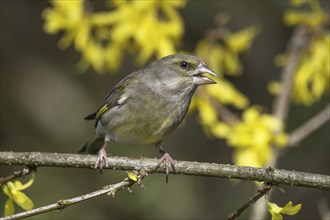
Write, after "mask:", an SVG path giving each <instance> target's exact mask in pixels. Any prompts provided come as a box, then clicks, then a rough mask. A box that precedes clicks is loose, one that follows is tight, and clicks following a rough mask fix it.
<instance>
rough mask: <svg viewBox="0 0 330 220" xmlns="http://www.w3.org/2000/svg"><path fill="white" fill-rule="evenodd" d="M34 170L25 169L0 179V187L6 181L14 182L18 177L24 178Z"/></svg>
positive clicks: (30, 168)
mask: <svg viewBox="0 0 330 220" xmlns="http://www.w3.org/2000/svg"><path fill="white" fill-rule="evenodd" d="M34 170H35V168H32V167H25V168H23V169H22V170H20V171H14V172H13V174H11V175H9V176H6V177H0V187H1V186H2V185H3V184H5V183H6V182H8V181H12V180H14V179H16V178H19V177H26V176H27V175H29V174H30V173H32V171H34Z"/></svg>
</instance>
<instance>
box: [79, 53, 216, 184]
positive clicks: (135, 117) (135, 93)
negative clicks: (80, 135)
mask: <svg viewBox="0 0 330 220" xmlns="http://www.w3.org/2000/svg"><path fill="white" fill-rule="evenodd" d="M205 73H208V74H210V75H213V76H216V74H215V73H214V72H213V71H212V70H210V69H209V68H208V67H207V66H206V65H205V63H204V62H203V61H202V60H201V59H200V58H198V57H196V56H192V55H186V54H173V55H170V56H166V57H164V58H162V59H160V60H158V61H156V62H153V63H151V64H149V65H148V66H146V67H145V68H143V69H140V70H137V71H135V72H133V73H131V74H130V75H128V76H126V77H125V78H124V79H122V80H121V81H120V82H119V83H118V84H117V85H116V86H115V87H114V88H113V89H112V90H111V91H110V93H109V94H108V95H107V96H106V97H105V98H104V100H103V102H102V103H101V105H100V107H99V109H98V110H97V111H96V112H95V113H92V114H90V115H88V116H87V117H86V118H85V119H86V120H95V132H94V134H93V135H92V136H90V137H89V139H88V140H87V142H86V143H85V144H84V146H83V147H82V149H81V150H80V151H79V152H86V153H90V154H96V153H97V154H98V159H97V162H96V164H95V168H100V169H101V170H102V168H103V167H107V166H108V162H107V153H106V149H105V148H106V146H107V145H108V144H109V142H110V141H116V142H120V143H127V144H133V145H150V144H155V146H156V147H157V148H158V149H159V151H160V153H162V154H163V156H162V157H161V159H160V160H159V163H158V166H157V168H159V166H160V165H161V164H164V167H165V169H166V181H167V178H168V174H169V171H170V170H171V171H173V170H174V162H173V159H172V157H171V156H170V155H169V154H168V153H166V152H165V151H164V149H163V146H162V141H163V139H164V138H165V137H166V136H167V135H168V134H169V133H170V132H171V131H173V130H174V129H175V128H176V127H177V126H178V125H179V124H180V122H181V121H182V119H183V118H184V116H185V114H186V113H187V111H188V108H189V105H190V101H191V98H192V96H193V94H194V92H195V90H196V88H197V86H199V85H204V84H213V83H215V81H213V80H212V79H210V78H208V77H206V76H204V75H203V74H205Z"/></svg>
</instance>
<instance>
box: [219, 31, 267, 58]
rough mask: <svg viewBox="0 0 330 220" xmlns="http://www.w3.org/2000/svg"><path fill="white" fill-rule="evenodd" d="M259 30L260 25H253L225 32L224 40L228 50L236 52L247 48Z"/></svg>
mask: <svg viewBox="0 0 330 220" xmlns="http://www.w3.org/2000/svg"><path fill="white" fill-rule="evenodd" d="M259 32H260V27H259V26H258V25H253V26H250V27H247V28H245V29H243V30H240V31H238V32H236V33H227V34H225V35H224V41H225V43H226V45H227V46H228V47H229V48H230V50H231V51H233V52H234V53H236V54H237V53H240V52H243V51H246V50H248V49H249V48H250V46H251V44H252V40H253V39H254V38H255V37H256V36H257V34H258V33H259Z"/></svg>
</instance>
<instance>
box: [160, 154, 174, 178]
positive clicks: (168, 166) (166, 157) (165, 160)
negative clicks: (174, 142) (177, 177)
mask: <svg viewBox="0 0 330 220" xmlns="http://www.w3.org/2000/svg"><path fill="white" fill-rule="evenodd" d="M161 164H164V169H165V174H166V183H168V175H169V174H170V171H171V172H174V171H175V166H174V160H173V159H172V157H171V155H170V154H169V153H164V154H163V156H162V157H161V158H160V159H159V161H158V163H157V166H156V170H157V169H158V168H159V167H160V165H161Z"/></svg>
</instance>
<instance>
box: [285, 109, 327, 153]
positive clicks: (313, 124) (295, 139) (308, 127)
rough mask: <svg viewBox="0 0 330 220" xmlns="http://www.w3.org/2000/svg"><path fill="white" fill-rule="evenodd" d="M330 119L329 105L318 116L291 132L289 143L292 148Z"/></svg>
mask: <svg viewBox="0 0 330 220" xmlns="http://www.w3.org/2000/svg"><path fill="white" fill-rule="evenodd" d="M329 119H330V105H329V104H328V106H327V107H325V108H324V109H323V110H321V111H320V112H319V113H318V114H316V115H315V116H313V118H311V119H310V120H308V121H307V122H305V123H304V124H303V125H301V126H300V127H298V128H297V129H296V130H294V131H293V132H291V134H290V138H289V143H288V145H289V146H290V147H294V146H296V145H297V144H299V143H300V142H301V141H302V140H303V139H305V138H306V137H307V136H308V135H310V134H311V133H312V132H313V131H315V130H316V129H318V128H319V127H321V126H322V125H323V124H324V123H326V122H327V121H329Z"/></svg>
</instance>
